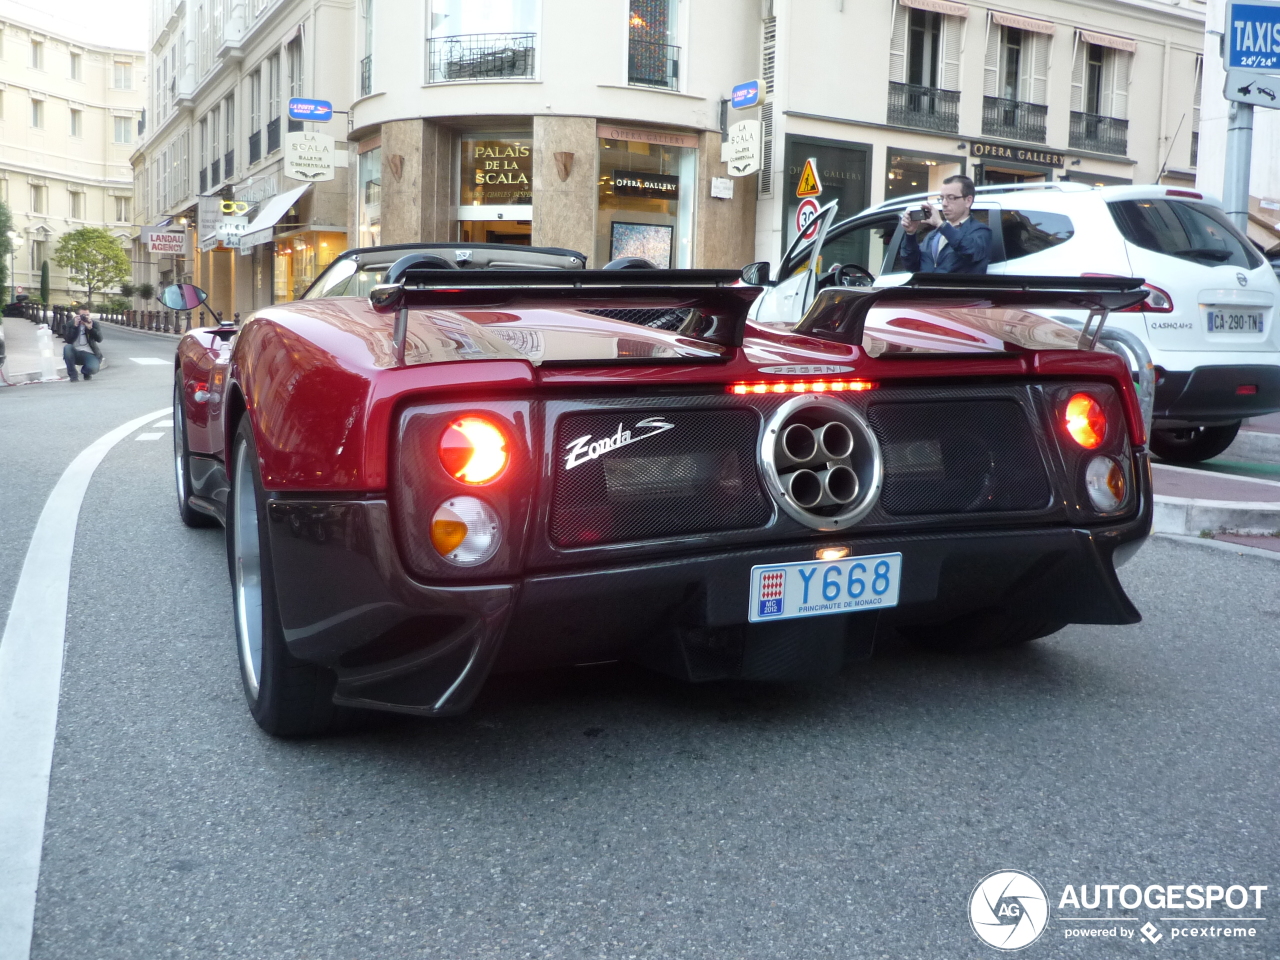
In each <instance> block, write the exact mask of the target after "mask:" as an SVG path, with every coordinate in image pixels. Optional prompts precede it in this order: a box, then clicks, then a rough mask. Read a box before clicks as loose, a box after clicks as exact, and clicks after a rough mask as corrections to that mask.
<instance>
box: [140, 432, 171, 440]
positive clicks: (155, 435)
mask: <svg viewBox="0 0 1280 960" xmlns="http://www.w3.org/2000/svg"><path fill="white" fill-rule="evenodd" d="M163 436H164V434H163V433H140V434H138V435H137V436H136V437H134V438H133V439H135V440H159V439H160V438H161V437H163Z"/></svg>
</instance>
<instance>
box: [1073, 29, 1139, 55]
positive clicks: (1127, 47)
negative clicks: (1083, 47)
mask: <svg viewBox="0 0 1280 960" xmlns="http://www.w3.org/2000/svg"><path fill="white" fill-rule="evenodd" d="M1078 33H1079V34H1080V39H1081V40H1083V41H1084V42H1085V43H1093V44H1097V45H1098V46H1100V47H1110V48H1111V49H1112V50H1124V51H1125V52H1126V53H1137V52H1138V41H1137V40H1130V39H1129V38H1128V37H1113V36H1112V35H1111V34H1109V33H1094V32H1093V31H1092V30H1080V31H1078Z"/></svg>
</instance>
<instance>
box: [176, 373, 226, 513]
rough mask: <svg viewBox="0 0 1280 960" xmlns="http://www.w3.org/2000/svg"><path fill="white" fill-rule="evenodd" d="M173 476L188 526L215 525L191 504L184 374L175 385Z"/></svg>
mask: <svg viewBox="0 0 1280 960" xmlns="http://www.w3.org/2000/svg"><path fill="white" fill-rule="evenodd" d="M173 476H174V480H175V482H176V485H177V488H178V516H180V517H181V518H182V522H183V523H185V524H186V525H187V526H188V527H215V526H217V525H218V521H217V520H216V519H215V518H214V517H211V516H209V515H208V514H207V513H203V512H201V511H200V510H197V509H196V508H195V507H193V506H192V505H191V496H192V492H191V450H190V448H189V447H188V446H187V413H186V410H185V408H184V407H183V404H182V376H181V375H179V376H178V378H177V380H176V381H175V382H174V385H173Z"/></svg>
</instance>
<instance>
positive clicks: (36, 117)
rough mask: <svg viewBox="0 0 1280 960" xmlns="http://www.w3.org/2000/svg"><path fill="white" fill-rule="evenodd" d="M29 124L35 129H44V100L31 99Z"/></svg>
mask: <svg viewBox="0 0 1280 960" xmlns="http://www.w3.org/2000/svg"><path fill="white" fill-rule="evenodd" d="M31 125H32V126H33V127H35V128H36V129H37V130H43V129H44V101H43V100H32V101H31Z"/></svg>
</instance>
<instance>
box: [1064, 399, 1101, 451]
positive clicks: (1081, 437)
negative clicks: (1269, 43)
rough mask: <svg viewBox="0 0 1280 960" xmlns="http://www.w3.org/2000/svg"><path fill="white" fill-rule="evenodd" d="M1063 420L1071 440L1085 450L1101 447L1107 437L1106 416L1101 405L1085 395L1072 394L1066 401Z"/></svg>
mask: <svg viewBox="0 0 1280 960" xmlns="http://www.w3.org/2000/svg"><path fill="white" fill-rule="evenodd" d="M1064 420H1065V422H1066V427H1067V433H1069V434H1071V439H1072V440H1074V441H1075V442H1076V443H1078V444H1080V446H1082V447H1084V448H1085V449H1086V450H1093V449H1094V448H1096V447H1099V446H1101V445H1102V441H1103V438H1105V437H1106V435H1107V415H1106V414H1105V413H1103V412H1102V405H1101V404H1100V403H1098V401H1097V400H1095V399H1093V397H1091V396H1089V394H1087V393H1077V394H1074V395H1073V396H1072V397H1071V399H1070V400H1068V401H1067V412H1066V416H1065V417H1064Z"/></svg>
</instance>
